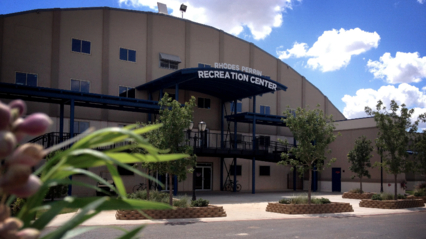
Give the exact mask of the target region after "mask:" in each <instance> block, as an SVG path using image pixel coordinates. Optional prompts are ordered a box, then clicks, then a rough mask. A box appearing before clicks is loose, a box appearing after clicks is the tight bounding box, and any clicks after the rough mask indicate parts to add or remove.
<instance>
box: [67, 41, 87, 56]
mask: <svg viewBox="0 0 426 239" xmlns="http://www.w3.org/2000/svg"><path fill="white" fill-rule="evenodd" d="M71 45H72V46H71V49H72V51H75V52H81V53H86V54H90V45H91V43H90V42H89V41H83V40H79V39H74V38H73V39H72V44H71Z"/></svg>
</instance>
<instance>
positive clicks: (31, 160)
mask: <svg viewBox="0 0 426 239" xmlns="http://www.w3.org/2000/svg"><path fill="white" fill-rule="evenodd" d="M43 156H44V155H43V146H41V145H39V144H31V143H27V144H24V145H21V146H19V147H18V148H17V149H16V150H15V151H14V152H13V154H12V156H10V157H9V158H7V159H6V164H7V165H14V164H24V165H27V166H35V165H37V164H38V163H39V162H40V161H41V160H42V159H43Z"/></svg>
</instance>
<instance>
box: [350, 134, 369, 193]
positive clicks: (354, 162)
mask: <svg viewBox="0 0 426 239" xmlns="http://www.w3.org/2000/svg"><path fill="white" fill-rule="evenodd" d="M371 152H373V145H372V144H371V140H369V139H367V138H366V137H365V136H364V135H363V136H362V137H359V138H358V139H357V140H356V141H355V146H354V148H353V149H352V150H351V151H349V153H348V160H349V162H350V163H351V166H350V167H349V170H351V171H352V172H353V173H355V174H356V175H354V176H353V177H352V179H354V178H355V177H358V178H359V189H360V193H362V192H363V191H362V177H368V178H370V177H371V175H370V173H369V172H368V168H370V167H371V163H370V158H371V157H373V155H371Z"/></svg>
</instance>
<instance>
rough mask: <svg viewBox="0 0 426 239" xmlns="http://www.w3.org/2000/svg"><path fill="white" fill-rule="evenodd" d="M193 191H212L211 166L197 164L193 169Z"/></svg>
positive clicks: (208, 164) (209, 164)
mask: <svg viewBox="0 0 426 239" xmlns="http://www.w3.org/2000/svg"><path fill="white" fill-rule="evenodd" d="M194 173H195V189H196V190H198V191H201V190H204V191H209V190H212V164H211V163H198V164H197V167H196V168H195V172H194Z"/></svg>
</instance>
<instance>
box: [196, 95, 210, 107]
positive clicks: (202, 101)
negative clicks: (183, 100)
mask: <svg viewBox="0 0 426 239" xmlns="http://www.w3.org/2000/svg"><path fill="white" fill-rule="evenodd" d="M198 108H204V109H210V99H209V98H201V97H199V98H198Z"/></svg>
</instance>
